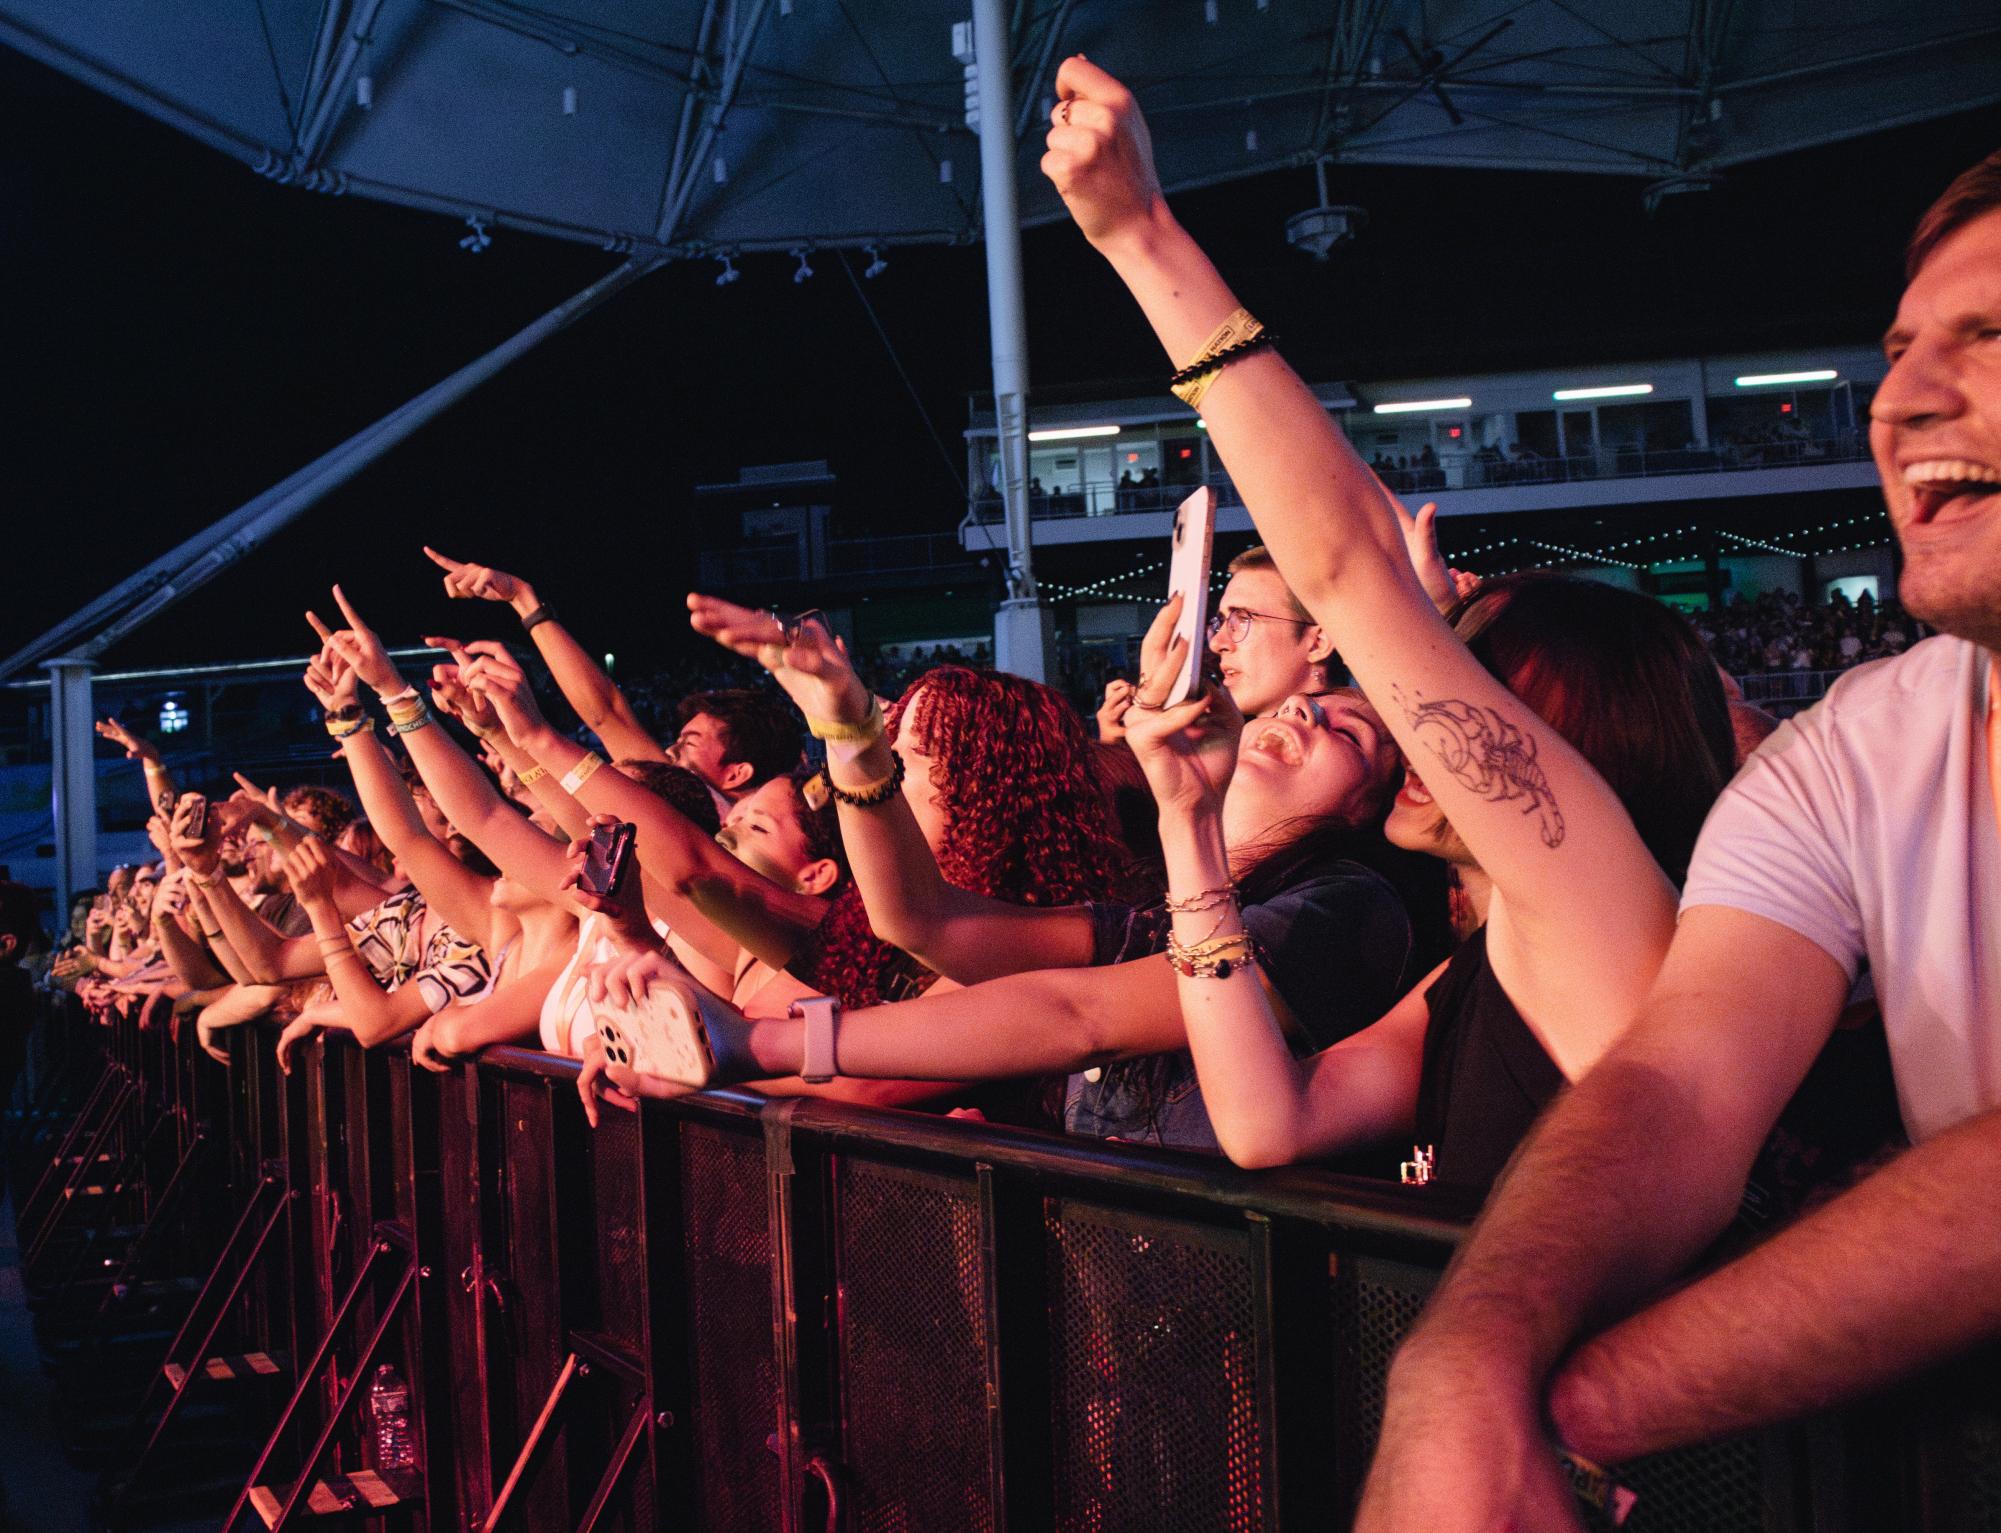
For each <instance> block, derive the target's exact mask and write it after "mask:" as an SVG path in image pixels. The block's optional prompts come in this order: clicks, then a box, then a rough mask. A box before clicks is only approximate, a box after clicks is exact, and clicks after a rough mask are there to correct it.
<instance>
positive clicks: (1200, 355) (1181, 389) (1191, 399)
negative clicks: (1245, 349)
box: [1168, 308, 1265, 410]
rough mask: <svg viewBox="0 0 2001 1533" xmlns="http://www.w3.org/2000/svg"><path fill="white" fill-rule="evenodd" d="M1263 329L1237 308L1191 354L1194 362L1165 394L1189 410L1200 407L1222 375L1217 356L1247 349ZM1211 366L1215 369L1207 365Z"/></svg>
mask: <svg viewBox="0 0 2001 1533" xmlns="http://www.w3.org/2000/svg"><path fill="white" fill-rule="evenodd" d="M1264 328H1265V327H1264V326H1263V325H1261V324H1259V323H1258V321H1257V320H1255V319H1253V318H1252V317H1251V311H1250V310H1249V309H1245V308H1239V309H1238V310H1237V312H1236V313H1234V314H1232V315H1231V316H1230V317H1229V318H1228V319H1226V320H1224V321H1223V323H1222V324H1220V325H1218V326H1217V327H1216V328H1215V330H1214V331H1213V332H1211V334H1210V336H1209V339H1208V340H1206V341H1204V342H1203V343H1202V349H1201V350H1200V351H1198V352H1196V353H1195V360H1194V361H1192V362H1190V363H1189V364H1188V365H1187V366H1186V367H1184V368H1182V369H1180V371H1178V372H1177V373H1175V375H1174V377H1175V379H1176V380H1177V381H1175V382H1171V383H1170V384H1169V385H1168V388H1169V390H1170V391H1171V392H1172V393H1173V395H1174V397H1175V398H1176V399H1179V400H1180V401H1181V402H1182V403H1183V404H1185V405H1187V406H1188V408H1189V409H1191V410H1193V409H1194V408H1196V406H1198V405H1200V404H1201V403H1202V396H1203V395H1204V394H1206V393H1208V392H1209V388H1210V385H1212V384H1213V383H1215V381H1216V379H1217V378H1218V377H1219V376H1220V375H1221V373H1222V360H1223V359H1221V358H1220V357H1219V356H1218V353H1220V352H1224V351H1232V350H1235V349H1236V348H1238V347H1241V346H1244V345H1247V344H1248V343H1250V342H1251V341H1254V340H1256V339H1257V338H1258V337H1259V336H1261V335H1263V334H1264ZM1212 363H1213V364H1215V365H1213V366H1212V365H1210V364H1212ZM1191 375H1192V376H1191ZM1179 380H1185V381H1179Z"/></svg>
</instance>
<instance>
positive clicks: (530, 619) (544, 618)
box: [521, 602, 556, 633]
mask: <svg viewBox="0 0 2001 1533" xmlns="http://www.w3.org/2000/svg"><path fill="white" fill-rule="evenodd" d="M555 616H556V612H555V609H554V608H553V607H551V606H550V605H549V604H548V603H547V602H543V603H542V605H541V606H539V607H537V608H536V609H535V610H534V611H533V612H531V613H529V614H528V616H526V617H524V618H523V619H522V620H521V631H522V632H523V633H533V632H534V631H535V625H536V624H537V623H547V622H549V621H551V620H552V619H553V618H554V617H555Z"/></svg>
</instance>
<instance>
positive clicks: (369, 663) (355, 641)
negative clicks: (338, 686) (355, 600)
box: [306, 586, 407, 697]
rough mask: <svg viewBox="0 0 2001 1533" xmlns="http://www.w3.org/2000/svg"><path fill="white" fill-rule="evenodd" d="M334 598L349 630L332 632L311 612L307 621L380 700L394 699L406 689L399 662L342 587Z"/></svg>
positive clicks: (334, 592) (336, 588)
mask: <svg viewBox="0 0 2001 1533" xmlns="http://www.w3.org/2000/svg"><path fill="white" fill-rule="evenodd" d="M333 599H334V601H335V602H336V603H337V604H338V605H339V607H340V611H341V616H342V617H344V618H346V619H347V627H345V628H343V629H340V630H338V631H335V630H332V629H329V628H328V627H327V626H326V624H324V623H322V622H321V621H320V620H319V618H317V617H316V616H314V615H313V614H312V613H310V612H308V613H307V614H306V619H307V621H308V622H310V623H311V624H312V625H313V628H314V630H315V631H316V632H318V634H319V635H320V638H321V640H322V641H324V642H325V643H327V644H330V645H332V646H333V647H334V648H335V649H336V650H338V651H339V652H340V656H341V658H342V659H343V660H345V661H346V662H347V663H348V664H349V665H351V666H353V667H354V669H355V672H356V674H357V675H359V676H360V677H361V679H362V680H363V681H365V682H367V683H368V685H369V686H371V687H373V688H374V689H375V693H376V695H377V696H378V697H393V696H395V695H396V694H397V693H398V692H401V691H403V690H404V688H405V686H406V685H407V683H405V681H404V680H403V677H402V674H401V673H400V672H399V671H398V670H397V669H396V662H395V661H393V660H391V659H390V658H389V651H388V650H387V649H385V648H384V647H383V644H382V640H381V639H379V638H378V637H376V633H375V630H374V629H373V628H370V627H369V626H368V624H367V623H365V622H364V621H363V620H362V616H361V614H360V613H359V612H356V611H355V610H354V607H353V604H352V603H350V602H349V601H348V599H347V593H346V592H345V591H343V590H341V588H340V587H339V586H335V587H334V588H333Z"/></svg>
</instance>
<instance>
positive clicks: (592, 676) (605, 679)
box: [424, 548, 668, 761]
mask: <svg viewBox="0 0 2001 1533" xmlns="http://www.w3.org/2000/svg"><path fill="white" fill-rule="evenodd" d="M424 554H425V556H426V557H427V558H429V559H430V561H431V562H432V563H433V564H435V565H437V566H438V568H439V569H441V570H443V571H444V572H445V594H446V595H447V596H456V597H482V598H484V599H485V600H487V601H497V602H505V603H506V604H507V605H508V606H510V607H512V608H513V609H514V612H515V615H516V616H517V617H519V618H520V619H521V621H522V623H523V624H524V625H526V627H527V630H528V637H529V638H531V639H533V640H534V641H535V648H536V649H537V650H538V651H539V652H540V653H541V656H542V659H543V661H544V663H546V664H547V665H548V667H549V674H550V676H552V677H553V678H554V679H555V682H556V686H557V689H558V690H559V691H561V692H562V694H563V700H564V701H565V702H567V703H568V704H569V705H570V706H571V707H572V708H573V709H575V710H576V714H577V717H578V718H580V719H582V720H583V722H584V726H585V727H586V728H587V729H589V730H590V732H591V733H592V734H594V735H596V736H597V737H598V740H599V741H600V742H601V743H602V744H603V746H604V748H605V753H606V754H607V755H608V756H609V757H610V758H611V759H612V760H613V761H622V760H624V759H626V758H627V757H636V758H638V759H639V760H641V761H666V760H667V759H668V756H667V752H666V751H664V750H662V749H661V748H660V742H659V741H658V740H656V739H654V738H653V736H652V735H651V734H650V733H648V732H647V730H646V728H645V726H644V725H642V724H641V723H640V722H639V718H638V716H637V715H636V714H635V713H633V711H632V705H631V704H630V703H628V702H627V701H626V700H625V694H624V693H623V692H621V691H619V689H618V687H617V685H616V684H615V683H614V682H613V681H612V679H611V678H610V677H609V676H607V675H606V674H605V673H604V671H603V670H602V669H601V668H600V667H599V666H598V663H597V662H596V661H595V660H593V659H592V658H591V656H590V652H589V651H588V650H586V649H585V648H584V647H583V645H581V644H579V643H578V642H577V641H576V639H575V638H573V637H572V636H571V634H570V631H569V629H567V628H565V627H564V626H563V625H562V623H561V622H560V621H559V620H558V619H557V618H556V617H555V616H554V614H552V613H551V612H550V611H549V609H548V608H547V607H546V606H545V605H544V604H543V602H542V600H541V598H539V597H538V596H536V594H535V588H534V587H533V586H531V585H529V584H528V582H527V581H525V580H523V579H521V577H520V576H518V575H510V574H508V573H507V572H506V571H504V570H497V569H494V568H493V567H492V566H491V565H485V564H462V563H460V562H459V561H458V560H456V559H448V558H446V557H445V556H444V555H443V554H441V553H439V552H438V551H437V550H436V549H435V548H426V549H425V550H424Z"/></svg>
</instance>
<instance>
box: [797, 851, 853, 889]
mask: <svg viewBox="0 0 2001 1533" xmlns="http://www.w3.org/2000/svg"><path fill="white" fill-rule="evenodd" d="M840 881H841V865H840V864H839V863H837V862H835V861H834V859H833V858H831V857H822V858H821V859H820V860H819V861H818V862H809V863H807V864H806V866H805V867H803V868H801V869H800V870H799V876H798V877H797V878H795V879H794V880H793V881H792V887H793V888H794V889H796V890H798V891H799V893H801V894H828V893H831V892H832V890H833V887H834V885H835V884H837V883H839V882H840Z"/></svg>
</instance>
